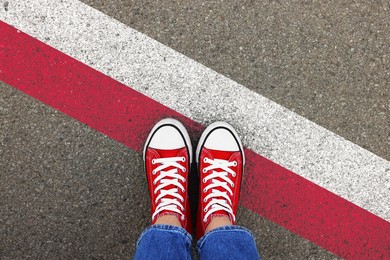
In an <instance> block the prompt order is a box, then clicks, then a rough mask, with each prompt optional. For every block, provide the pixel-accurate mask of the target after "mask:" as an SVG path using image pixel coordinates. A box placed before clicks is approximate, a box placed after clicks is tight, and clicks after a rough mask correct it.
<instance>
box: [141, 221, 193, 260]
mask: <svg viewBox="0 0 390 260" xmlns="http://www.w3.org/2000/svg"><path fill="white" fill-rule="evenodd" d="M191 241H192V238H191V235H190V234H189V233H188V232H187V231H186V230H185V229H184V228H182V227H178V226H174V225H162V224H155V225H152V226H150V227H149V228H147V229H146V230H145V231H144V232H143V233H142V234H141V236H140V238H139V240H138V243H137V250H136V253H135V256H134V259H140V260H141V259H142V260H144V259H192V256H191V251H192V243H191Z"/></svg>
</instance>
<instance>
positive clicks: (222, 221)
mask: <svg viewBox="0 0 390 260" xmlns="http://www.w3.org/2000/svg"><path fill="white" fill-rule="evenodd" d="M231 225H232V221H231V220H230V218H229V217H228V216H216V217H213V218H212V219H211V221H210V223H209V224H208V225H207V227H206V229H205V233H207V232H210V231H211V230H213V229H216V228H219V227H223V226H231Z"/></svg>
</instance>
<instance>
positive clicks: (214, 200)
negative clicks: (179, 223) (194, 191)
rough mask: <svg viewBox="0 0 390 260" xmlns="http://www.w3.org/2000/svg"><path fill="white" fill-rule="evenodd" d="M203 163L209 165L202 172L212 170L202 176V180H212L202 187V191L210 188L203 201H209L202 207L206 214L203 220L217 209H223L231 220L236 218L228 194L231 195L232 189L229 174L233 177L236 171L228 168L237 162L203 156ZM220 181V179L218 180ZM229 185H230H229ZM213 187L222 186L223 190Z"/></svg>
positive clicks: (232, 184)
mask: <svg viewBox="0 0 390 260" xmlns="http://www.w3.org/2000/svg"><path fill="white" fill-rule="evenodd" d="M203 162H204V163H208V164H210V165H209V166H207V167H205V168H203V173H206V172H208V171H210V170H213V172H212V173H211V174H209V175H207V176H206V177H204V178H203V182H204V183H206V182H207V181H208V180H212V182H211V183H210V184H209V185H207V186H206V187H205V188H204V190H203V191H204V192H207V191H208V190H209V189H211V193H210V194H209V195H207V196H206V197H205V198H204V200H203V202H205V203H206V202H207V201H208V200H209V199H211V200H210V202H209V203H208V204H207V205H206V207H205V208H204V212H206V215H205V216H204V219H203V222H206V221H207V218H208V217H209V216H210V215H211V214H213V213H214V212H216V211H218V210H224V211H226V212H227V213H229V215H230V216H231V217H232V218H233V221H235V220H236V216H235V215H234V213H233V208H232V206H231V205H232V201H231V199H230V197H229V195H228V193H229V194H230V196H233V191H232V189H231V188H233V187H234V183H233V181H232V180H231V179H230V178H229V174H231V175H232V176H233V177H236V172H235V171H233V170H232V169H230V168H229V167H231V166H237V162H236V161H233V162H229V161H226V160H221V159H214V160H211V159H209V158H204V160H203ZM215 169H221V170H222V171H214V170H215ZM219 179H220V180H222V181H220V180H219ZM229 185H230V187H229ZM215 188H222V189H223V190H225V191H220V190H218V189H215Z"/></svg>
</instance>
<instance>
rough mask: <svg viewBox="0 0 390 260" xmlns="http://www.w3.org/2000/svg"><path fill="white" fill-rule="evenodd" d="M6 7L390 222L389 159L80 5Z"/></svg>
mask: <svg viewBox="0 0 390 260" xmlns="http://www.w3.org/2000/svg"><path fill="white" fill-rule="evenodd" d="M0 1H4V0H0ZM0 10H1V11H0V19H1V20H3V21H5V22H7V23H8V24H11V25H13V26H15V27H17V28H19V29H21V30H22V31H24V32H26V33H28V34H29V35H31V36H33V37H35V38H37V39H39V40H41V41H43V42H46V43H48V44H50V45H51V46H53V47H54V48H56V49H58V50H60V51H62V52H64V53H66V54H68V55H70V56H72V57H74V58H75V59H77V60H79V61H81V62H84V63H85V64H87V65H89V66H91V67H93V68H94V69H97V70H99V71H101V72H102V73H104V74H106V75H109V76H111V77H113V78H114V79H116V80H118V81H120V82H122V83H124V84H125V85H127V86H131V87H132V88H134V89H136V90H138V91H140V92H141V93H143V94H145V95H147V96H149V97H151V98H153V99H154V100H157V101H159V102H160V103H162V104H164V105H166V106H168V107H170V108H172V109H174V110H176V111H178V112H179V113H181V114H183V115H185V116H187V117H189V118H191V119H193V120H195V121H197V122H200V123H209V122H212V121H215V120H225V121H228V122H230V123H231V124H232V125H234V126H235V128H236V129H237V130H238V132H239V133H241V138H242V140H243V143H244V145H245V146H247V147H249V148H250V149H252V150H253V151H255V152H256V153H258V154H261V155H263V156H265V157H266V158H268V159H270V160H272V161H274V162H276V163H278V164H280V165H281V166H283V167H285V168H287V169H289V170H291V171H293V172H295V173H296V174H299V175H300V176H302V177H304V178H306V179H309V180H310V181H312V182H314V183H316V184H318V185H320V186H322V187H324V188H326V189H327V190H329V191H332V192H334V193H335V194H337V195H339V196H341V197H343V198H345V199H347V200H349V201H351V202H353V203H355V204H356V205H358V206H360V207H363V208H364V209H366V210H368V211H370V212H372V213H374V214H376V215H378V216H380V217H382V218H384V219H385V220H388V221H389V220H390V208H389V206H388V205H390V192H389V187H390V162H389V161H387V160H385V159H383V158H380V157H379V156H376V155H374V154H373V153H371V152H369V151H367V150H365V149H363V148H361V147H359V146H357V145H355V144H353V143H351V142H349V141H346V140H345V139H343V138H342V137H340V136H337V135H336V134H334V133H332V132H330V131H328V130H326V129H324V128H322V127H320V126H318V125H316V124H315V123H313V122H311V121H309V120H307V119H305V118H303V117H301V116H299V115H297V114H295V113H293V112H292V111H290V110H288V109H286V108H284V107H282V106H280V105H278V104H276V103H274V102H272V101H270V100H268V99H266V98H264V97H263V96H261V95H259V94H257V93H255V92H252V91H250V90H249V89H247V88H245V87H243V86H241V85H239V84H238V83H236V82H234V81H232V80H230V79H228V78H226V77H224V76H222V75H220V74H218V73H216V72H214V71H212V70H210V69H208V68H206V67H205V66H203V65H201V64H199V63H197V62H195V61H193V60H191V59H189V58H187V57H185V56H183V55H182V54H180V53H178V52H176V51H174V50H172V49H170V48H168V47H166V46H164V45H162V44H160V43H158V42H157V41H155V40H153V39H151V38H149V37H147V36H145V35H144V34H142V33H139V32H137V31H135V30H133V29H131V28H129V27H127V26H126V25H124V24H122V23H120V22H118V21H116V20H114V19H112V18H110V17H109V16H106V15H105V14H103V13H101V12H99V11H97V10H95V9H93V8H91V7H89V6H87V5H85V4H83V3H81V2H79V1H77V0H63V1H55V0H24V1H11V2H10V3H9V6H8V11H7V12H6V11H5V10H4V9H0ZM178 93H180V94H178Z"/></svg>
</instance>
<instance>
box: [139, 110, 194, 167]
mask: <svg viewBox="0 0 390 260" xmlns="http://www.w3.org/2000/svg"><path fill="white" fill-rule="evenodd" d="M167 125H169V126H173V127H175V128H176V129H177V130H178V131H179V132H180V134H181V136H182V137H183V139H184V143H185V145H186V147H187V149H188V154H189V159H190V164H191V163H192V145H191V139H190V136H189V135H188V132H187V130H186V128H185V127H184V125H183V124H182V123H180V121H178V120H176V119H173V118H165V119H162V120H160V121H159V122H158V123H157V124H155V125H154V127H153V128H152V130H151V131H150V133H149V135H148V138H147V139H146V142H145V145H144V150H143V159H144V161H145V155H146V148H147V147H148V146H149V143H150V140H151V139H152V137H153V135H154V134H155V133H156V131H157V130H158V129H159V128H160V127H162V126H167Z"/></svg>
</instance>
